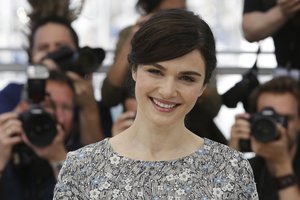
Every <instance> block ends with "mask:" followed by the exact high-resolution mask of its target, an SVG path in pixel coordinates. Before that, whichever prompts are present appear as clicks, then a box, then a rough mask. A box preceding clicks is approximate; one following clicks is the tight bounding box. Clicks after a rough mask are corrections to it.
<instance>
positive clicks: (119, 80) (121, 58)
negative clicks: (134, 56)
mask: <svg viewBox="0 0 300 200" xmlns="http://www.w3.org/2000/svg"><path fill="white" fill-rule="evenodd" d="M131 31H132V27H128V28H126V29H124V30H123V31H122V32H121V33H120V35H119V40H118V43H117V46H116V52H115V59H114V63H113V64H112V65H111V66H110V68H109V70H108V72H107V76H106V77H105V79H104V81H103V85H102V88H101V96H102V102H103V103H104V104H105V105H106V106H108V107H112V106H115V105H118V104H119V103H121V101H122V100H123V99H122V98H123V94H124V92H125V91H124V83H125V80H126V78H127V76H128V72H129V67H128V61H127V56H128V54H129V52H130V49H131V44H130V41H131V39H132V34H133V33H131Z"/></svg>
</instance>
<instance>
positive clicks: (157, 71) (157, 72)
mask: <svg viewBox="0 0 300 200" xmlns="http://www.w3.org/2000/svg"><path fill="white" fill-rule="evenodd" d="M147 71H148V72H149V73H150V74H154V75H162V72H161V71H160V70H158V69H148V70H147Z"/></svg>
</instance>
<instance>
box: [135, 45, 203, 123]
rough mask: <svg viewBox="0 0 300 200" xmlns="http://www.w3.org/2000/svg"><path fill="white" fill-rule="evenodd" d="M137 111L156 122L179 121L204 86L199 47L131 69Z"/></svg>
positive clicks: (182, 118) (190, 107)
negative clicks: (177, 56)
mask: <svg viewBox="0 0 300 200" xmlns="http://www.w3.org/2000/svg"><path fill="white" fill-rule="evenodd" d="M132 76H133V79H134V80H135V81H136V85H135V94H136V99H137V103H138V113H137V117H138V115H142V116H145V117H146V118H147V119H148V120H149V121H152V122H154V123H156V124H158V125H172V124H174V123H176V122H178V121H181V122H182V123H183V121H184V117H185V115H186V114H187V113H188V112H189V111H190V110H191V109H192V108H193V106H194V104H195V102H196V101H197V99H198V97H199V96H200V95H201V94H202V92H203V91H204V89H205V85H203V83H204V78H205V64H204V60H203V58H202V56H201V54H200V53H199V51H197V50H194V51H192V52H190V53H188V54H186V55H184V56H182V57H179V58H176V59H173V60H169V61H164V62H159V63H154V64H152V65H140V66H138V68H137V70H136V71H133V73H132Z"/></svg>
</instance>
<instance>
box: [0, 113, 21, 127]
mask: <svg viewBox="0 0 300 200" xmlns="http://www.w3.org/2000/svg"><path fill="white" fill-rule="evenodd" d="M17 117H18V114H17V113H16V112H7V113H4V114H1V115H0V125H3V124H4V123H6V122H7V121H8V120H11V119H15V118H17Z"/></svg>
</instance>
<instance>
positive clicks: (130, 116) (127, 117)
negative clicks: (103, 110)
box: [112, 111, 136, 136]
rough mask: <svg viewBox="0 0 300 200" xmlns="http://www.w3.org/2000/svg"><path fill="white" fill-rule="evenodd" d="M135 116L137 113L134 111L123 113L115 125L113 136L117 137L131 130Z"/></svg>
mask: <svg viewBox="0 0 300 200" xmlns="http://www.w3.org/2000/svg"><path fill="white" fill-rule="evenodd" d="M135 114H136V113H135V112H133V111H126V112H124V113H122V114H121V115H120V116H119V118H118V119H117V121H116V122H115V123H114V124H113V127H112V136H116V135H117V134H119V133H121V132H122V131H124V130H126V129H127V128H129V127H130V126H131V125H132V124H133V121H134V119H135Z"/></svg>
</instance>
